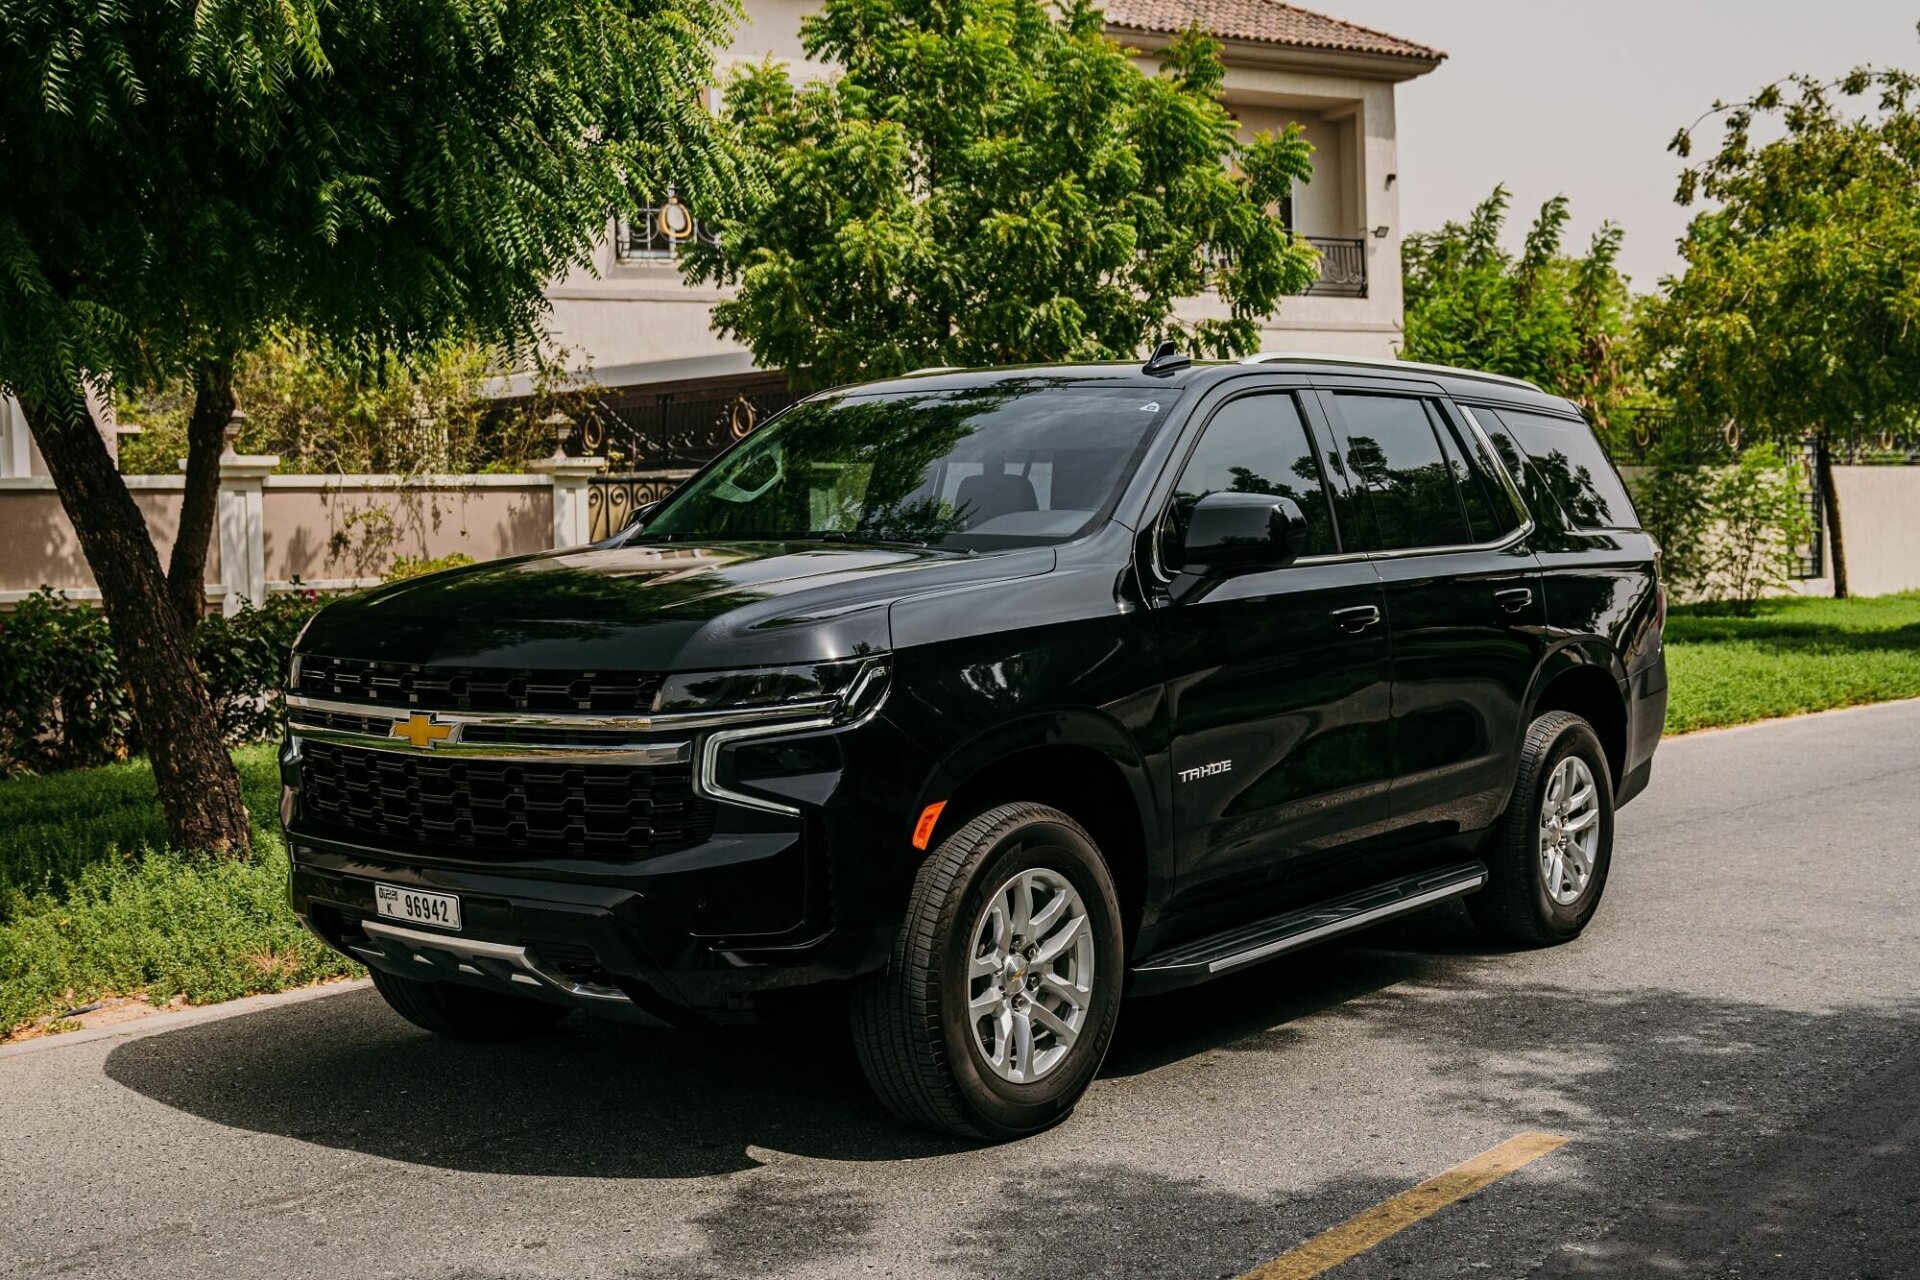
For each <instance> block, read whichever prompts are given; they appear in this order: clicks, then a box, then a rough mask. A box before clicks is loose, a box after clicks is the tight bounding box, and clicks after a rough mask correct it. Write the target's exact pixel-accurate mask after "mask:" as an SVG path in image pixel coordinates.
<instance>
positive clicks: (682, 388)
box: [547, 0, 1446, 461]
mask: <svg viewBox="0 0 1920 1280" xmlns="http://www.w3.org/2000/svg"><path fill="white" fill-rule="evenodd" d="M817 3H818V0H746V4H745V16H744V19H743V21H742V23H741V25H740V28H739V30H738V33H737V35H736V37H735V39H734V42H733V44H732V46H731V47H730V48H729V49H727V50H726V51H725V52H724V54H723V55H722V57H721V59H720V62H721V70H722V73H723V76H724V73H725V71H726V69H727V68H728V67H729V66H730V65H732V64H736V63H759V62H762V61H764V60H766V59H768V58H776V59H781V60H784V61H786V62H788V63H790V64H792V65H793V66H794V67H795V74H796V75H799V76H809V75H827V74H830V73H831V70H832V69H831V68H830V67H827V66H823V65H821V64H819V63H813V62H809V61H808V60H807V59H806V56H805V53H804V51H803V50H802V49H801V46H800V20H801V17H802V16H803V15H804V14H806V13H808V12H810V11H812V10H813V9H814V8H816V7H817ZM1106 12H1107V18H1108V29H1109V31H1110V32H1111V33H1112V34H1113V35H1114V36H1115V37H1116V38H1117V39H1119V40H1121V41H1122V42H1124V43H1125V44H1126V45H1127V46H1128V47H1130V48H1133V49H1136V50H1138V51H1139V59H1140V61H1141V62H1142V64H1143V65H1145V66H1147V67H1150V68H1151V67H1153V66H1154V65H1155V62H1154V55H1155V52H1156V51H1157V50H1160V49H1163V48H1165V47H1166V45H1167V44H1168V43H1169V42H1170V41H1171V40H1172V39H1173V38H1174V36H1175V35H1177V34H1178V33H1179V32H1181V31H1184V30H1186V29H1187V28H1188V27H1190V26H1192V25H1193V24H1195V23H1198V24H1199V25H1200V26H1201V27H1203V28H1204V29H1206V30H1208V31H1210V32H1211V33H1213V34H1214V35H1215V36H1216V37H1218V38H1219V39H1220V40H1221V42H1222V44H1223V46H1224V48H1223V57H1224V60H1225V62H1226V67H1227V75H1226V85H1225V98H1226V103H1227V105H1228V107H1229V109H1230V110H1231V111H1232V112H1233V114H1234V116H1235V117H1236V118H1237V119H1238V120H1239V122H1240V126H1241V130H1242V133H1243V135H1245V136H1249V137H1250V136H1252V135H1253V134H1255V133H1258V132H1260V131H1262V130H1272V129H1278V128H1281V127H1284V126H1285V125H1287V124H1288V123H1290V122H1295V121H1297V122H1298V123H1299V124H1300V125H1301V127H1302V129H1303V130H1304V132H1305V134H1306V137H1307V139H1308V141H1310V142H1311V143H1312V144H1313V146H1314V155H1313V166H1314V173H1313V179H1312V181H1311V182H1307V183H1303V184H1301V186H1300V187H1299V189H1298V190H1296V191H1295V192H1294V195H1293V200H1292V202H1291V209H1290V211H1289V216H1290V218H1291V221H1292V225H1293V227H1294V228H1295V230H1297V231H1298V232H1300V233H1301V234H1302V235H1305V236H1307V237H1308V238H1309V239H1310V240H1312V241H1313V243H1314V245H1315V246H1316V247H1318V248H1319V250H1320V254H1321V269H1320V279H1319V280H1318V281H1317V282H1316V283H1315V284H1314V285H1313V286H1312V287H1311V288H1310V289H1309V290H1308V291H1307V293H1306V294H1305V295H1304V296H1301V297H1292V298H1288V299H1286V301H1285V302H1284V304H1283V305H1282V306H1281V308H1280V310H1279V312H1278V313H1277V314H1275V315H1273V316H1270V317H1269V318H1268V319H1267V321H1266V322H1265V324H1264V325H1263V326H1262V334H1261V346H1262V347H1263V348H1265V349H1287V350H1316V351H1327V352H1337V353H1341V354H1347V355H1361V356H1377V357H1391V356H1393V355H1394V354H1395V350H1396V348H1397V346H1398V345H1399V342H1400V337H1401V289H1400V234H1401V228H1400V202H1399V192H1398V190H1397V183H1398V168H1399V166H1398V159H1397V154H1398V153H1397V144H1396V141H1395V130H1394V89H1395V86H1397V85H1399V84H1401V83H1403V82H1404V81H1407V80H1411V79H1413V78H1414V77H1416V76H1421V75H1424V74H1426V73H1427V72H1429V71H1431V70H1433V69H1434V68H1435V67H1437V66H1438V65H1439V64H1440V62H1441V60H1442V59H1443V58H1444V57H1445V56H1446V55H1445V54H1443V53H1440V52H1439V51H1437V50H1434V49H1430V48H1427V47H1426V46H1424V45H1419V44H1415V43H1413V42H1411V41H1408V40H1403V39H1400V38H1399V37H1397V36H1391V35H1386V34H1384V33H1382V32H1378V31H1373V30H1369V29H1368V28H1365V27H1360V26H1356V25H1354V24H1352V23H1348V22H1343V21H1340V20H1338V19H1336V18H1331V17H1326V16H1324V15H1322V14H1318V13H1313V12H1309V11H1308V10H1305V9H1299V8H1295V7H1294V6H1292V5H1287V4H1280V3H1275V0H1108V4H1107V7H1106ZM688 233H691V234H695V235H697V234H700V232H699V230H698V228H697V224H695V223H694V222H693V221H692V214H691V212H690V211H689V210H687V208H686V207H685V206H684V205H679V204H670V205H667V206H666V207H664V208H659V209H648V210H641V211H639V212H638V213H636V214H635V215H634V216H633V217H632V218H629V219H623V220H621V221H619V222H618V223H616V224H615V226H614V228H613V234H611V235H610V236H609V237H608V238H607V240H606V241H605V243H604V244H603V245H602V248H601V252H600V257H599V260H598V261H597V263H596V264H595V266H596V271H595V272H586V271H576V272H574V273H573V274H571V275H569V276H567V277H566V278H564V279H562V280H560V281H558V282H557V283H555V285H554V286H553V287H552V289H550V290H549V291H548V295H547V296H548V298H549V299H550V300H551V301H552V304H553V316H552V336H553V339H554V342H555V344H556V345H557V346H559V347H561V348H563V349H565V350H566V351H567V353H568V357H569V360H570V361H571V363H572V364H574V365H575V366H576V367H581V368H586V369H590V370H591V374H592V378H593V380H594V381H595V382H597V383H598V384H599V385H600V386H601V387H603V388H605V399H604V401H603V405H604V407H605V408H606V409H610V410H612V411H613V412H614V413H615V414H616V415H617V416H618V417H619V418H620V419H623V420H624V421H625V422H626V423H627V425H628V426H629V427H630V429H632V430H633V431H635V432H637V433H640V434H642V435H645V436H647V437H650V438H654V439H655V440H656V443H657V444H659V445H664V446H665V448H666V454H667V455H677V454H679V453H680V452H682V449H683V448H684V449H686V450H687V451H688V452H697V453H704V452H707V451H708V450H707V449H706V448H705V447H704V445H705V443H706V442H703V441H699V440H695V439H690V438H688V437H689V435H692V436H699V435H701V434H702V432H703V431H705V430H709V429H711V423H710V420H712V419H714V417H715V414H714V407H715V401H716V400H719V401H721V402H723V403H724V402H727V401H737V402H738V404H739V406H740V408H739V412H736V413H734V414H732V415H731V417H732V427H733V430H734V431H736V432H737V431H739V429H740V428H741V427H743V426H751V418H752V417H754V416H756V415H757V414H758V413H759V412H761V411H763V410H764V409H765V408H768V407H772V406H773V405H775V404H776V403H779V402H783V401H784V398H785V394H784V393H785V381H784V379H783V378H781V377H780V376H779V375H777V374H771V373H765V372H761V371H758V370H756V369H755V367H754V364H753V361H752V358H751V357H750V355H749V354H748V352H747V351H746V350H745V349H744V348H743V347H741V346H740V345H739V344H738V343H737V342H734V341H733V340H731V339H729V338H724V337H722V336H720V335H719V334H717V333H715V332H714V331H713V328H712V325H711V323H710V320H711V309H712V307H713V304H714V303H715V302H717V301H719V300H720V298H721V296H722V295H721V293H720V292H718V291H717V290H715V289H713V288H711V287H691V286H689V285H687V284H685V283H683V282H682V280H681V277H680V272H679V271H678V269H677V267H676V264H675V255H676V252H677V248H678V246H679V245H680V244H683V243H684V242H685V240H684V236H685V235H686V234H688ZM1207 305H1208V300H1207V299H1204V298H1202V299H1195V300H1194V301H1193V302H1192V303H1191V304H1189V306H1188V307H1187V308H1183V310H1187V311H1189V312H1190V313H1191V314H1193V315H1196V316H1198V315H1201V314H1204V308H1205V307H1206V306H1207ZM742 415H744V417H743V416H742ZM723 416H725V415H723ZM647 452H650V453H656V454H657V452H658V451H657V450H653V449H650V450H647ZM663 460H667V461H670V460H671V459H670V458H664V459H663Z"/></svg>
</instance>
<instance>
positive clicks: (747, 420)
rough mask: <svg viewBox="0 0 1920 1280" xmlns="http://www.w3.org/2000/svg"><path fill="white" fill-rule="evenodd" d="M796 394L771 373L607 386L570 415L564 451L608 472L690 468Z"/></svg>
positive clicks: (781, 406)
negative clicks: (646, 387)
mask: <svg viewBox="0 0 1920 1280" xmlns="http://www.w3.org/2000/svg"><path fill="white" fill-rule="evenodd" d="M797 399H799V396H798V395H797V394H796V393H795V392H793V391H790V390H789V389H788V388H787V385H786V382H785V380H784V379H778V378H776V379H772V380H767V381H761V382H757V383H751V384H742V385H740V386H738V387H734V388H728V389H725V390H719V391H703V392H699V393H694V394H688V393H686V392H673V391H660V392H644V391H643V392H636V391H629V390H625V389H616V390H611V391H606V392H602V393H600V394H599V395H598V396H596V397H595V398H594V399H592V400H590V401H589V402H588V403H587V404H586V405H585V406H583V407H582V410H581V412H580V413H578V414H577V415H576V420H575V425H574V429H573V435H572V438H571V439H570V440H569V441H568V442H567V452H568V453H571V454H576V455H579V456H582V457H595V458H605V459H606V460H607V463H608V466H609V467H610V469H612V470H614V471H664V470H674V469H681V468H687V467H697V466H700V465H701V464H702V463H704V462H706V461H707V459H709V458H711V457H713V456H714V455H715V454H717V453H719V452H720V451H721V450H722V449H725V448H726V447H727V446H729V445H731V444H732V443H733V442H734V441H736V440H740V439H743V438H744V437H746V436H747V435H748V434H749V433H750V432H752V431H753V429H754V428H755V427H757V426H759V425H760V424H761V423H762V422H765V421H766V420H767V419H768V418H770V417H772V416H773V415H774V414H776V413H778V412H779V411H780V410H782V409H784V408H786V407H787V406H788V405H790V404H792V403H793V402H794V401H795V400H797Z"/></svg>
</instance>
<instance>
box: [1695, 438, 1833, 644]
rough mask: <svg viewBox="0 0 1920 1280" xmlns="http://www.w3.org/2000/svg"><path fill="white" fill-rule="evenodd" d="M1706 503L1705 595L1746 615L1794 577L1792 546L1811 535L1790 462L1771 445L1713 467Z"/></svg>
mask: <svg viewBox="0 0 1920 1280" xmlns="http://www.w3.org/2000/svg"><path fill="white" fill-rule="evenodd" d="M1705 499H1706V500H1705V506H1706V508H1707V510H1708V511H1710V512H1711V513H1712V514H1713V519H1714V522H1715V528H1714V536H1713V537H1711V538H1710V539H1709V540H1708V543H1707V553H1706V572H1705V575H1704V588H1705V590H1704V594H1705V595H1706V597H1707V598H1708V599H1712V600H1723V601H1726V602H1728V603H1730V604H1731V605H1732V606H1733V608H1734V611H1735V612H1737V613H1750V612H1752V609H1753V604H1754V601H1756V600H1758V599H1759V598H1760V597H1761V596H1763V595H1765V594H1767V593H1768V592H1770V591H1776V590H1779V589H1780V588H1782V587H1785V586H1786V585H1787V584H1788V583H1789V582H1791V581H1792V580H1793V567H1794V558H1795V553H1794V548H1795V547H1797V546H1800V545H1803V544H1804V543H1805V542H1806V541H1807V539H1808V537H1809V536H1810V535H1811V534H1812V528H1811V524H1810V522H1809V520H1808V518H1807V509H1806V505H1805V504H1804V503H1802V502H1801V500H1800V485H1799V478H1798V476H1797V475H1796V474H1795V471H1794V466H1793V464H1792V463H1791V462H1790V461H1789V460H1788V459H1787V458H1786V457H1785V456H1784V455H1783V454H1781V452H1780V451H1779V449H1777V448H1775V447H1774V446H1773V445H1771V444H1760V445H1755V446H1753V447H1752V448H1749V449H1746V450H1744V451H1742V453H1741V454H1740V456H1739V458H1738V459H1737V460H1735V462H1734V464H1733V465H1732V466H1730V467H1718V468H1715V469H1714V471H1713V473H1712V479H1711V480H1710V481H1709V482H1708V484H1707V490H1706V494H1705Z"/></svg>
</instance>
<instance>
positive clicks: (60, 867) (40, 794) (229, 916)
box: [0, 746, 356, 1038]
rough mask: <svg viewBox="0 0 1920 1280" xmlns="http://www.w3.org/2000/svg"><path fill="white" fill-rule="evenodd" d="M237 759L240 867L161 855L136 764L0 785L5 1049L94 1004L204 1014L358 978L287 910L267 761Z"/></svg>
mask: <svg viewBox="0 0 1920 1280" xmlns="http://www.w3.org/2000/svg"><path fill="white" fill-rule="evenodd" d="M235 759H236V761H237V762H238V763H239V765H240V775H241V781H242V784H243V785H244V787H245V790H246V798H247V807H248V808H249V809H250V810H251V811H252V812H253V814H254V819H255V821H254V853H253V857H252V858H250V859H247V860H245V861H233V860H220V859H212V858H206V857H200V856H191V855H183V854H178V853H173V852H170V851H167V850H165V849H164V847H163V846H164V842H165V837H166V826H165V823H164V822H163V821H162V820H161V817H160V807H159V804H158V802H157V801H156V800H155V799H154V793H153V775H152V773H151V772H150V771H149V770H148V768H147V766H146V764H145V762H143V761H134V762H130V763H128V764H120V765H110V766H108V767H106V768H104V769H83V770H76V771H75V772H72V773H65V774H59V775H56V776H53V777H46V778H14V779H10V780H8V781H5V782H0V1038H3V1037H4V1036H5V1035H6V1033H7V1032H8V1030H9V1029H11V1028H13V1027H15V1026H18V1025H19V1024H21V1023H23V1022H26V1021H29V1020H31V1019H34V1018H39V1017H42V1016H44V1015H47V1014H52V1013H59V1012H61V1011H62V1010H64V1009H67V1008H71V1007H73V1006H75V1005H78V1004H83V1003H85V1002H87V1001H90V1000H93V999H96V998H98V997H100V996H103V995H131V994H134V993H136V992H145V993H146V994H147V995H148V996H150V997H151V998H152V999H153V1000H154V1001H155V1002H165V1001H167V1000H170V999H172V998H173V997H175V996H181V995H184V996H185V997H186V998H187V999H188V1000H189V1001H192V1002H193V1003H195V1004H199V1003H204V1002H207V1001H213V1000H229V999H232V998H233V997H235V996H243V995H252V994H254V993H256V992H261V991H278V990H281V989H283V988H286V987H292V986H299V985H302V984H304V983H308V982H315V981H318V980H319V979H321V978H327V977H333V976H337V975H341V974H346V973H351V972H355V971H356V968H355V966H354V965H352V964H351V963H349V962H348V961H346V960H343V959H341V958H340V957H339V956H337V955H335V954H334V953H333V952H331V951H328V950H327V949H326V948H325V947H322V946H321V945H320V943H319V942H318V941H317V940H316V939H315V938H314V937H313V936H312V935H311V934H309V933H307V932H306V930H304V929H302V928H301V927H300V922H299V921H298V920H296V919H294V916H293V913H292V912H291V911H289V910H288V909H287V851H286V846H285V844H284V843H282V841H281V839H280V833H279V826H278V822H277V820H276V819H275V817H274V814H275V810H276V807H277V804H278V796H279V777H278V773H277V769H276V767H275V765H274V759H273V749H272V748H271V747H266V746H261V747H248V748H244V749H242V750H240V751H238V752H236V753H235Z"/></svg>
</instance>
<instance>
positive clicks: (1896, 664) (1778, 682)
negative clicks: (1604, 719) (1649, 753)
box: [1667, 591, 1920, 733]
mask: <svg viewBox="0 0 1920 1280" xmlns="http://www.w3.org/2000/svg"><path fill="white" fill-rule="evenodd" d="M1667 677H1668V682H1669V688H1670V692H1669V695H1668V697H1669V700H1668V705H1667V732H1669V733H1685V732H1687V731H1688V730H1691V729H1706V728H1711V727H1713V726H1716V725H1728V724H1745V723H1747V722H1748V721H1752V720H1768V719H1772V718H1773V717H1775V716H1790V715H1799V714H1801V713H1803V712H1808V711H1825V710H1828V709H1829V708H1832V707H1848V706H1853V705H1854V704H1856V703H1862V702H1885V701H1887V700H1888V699H1891V698H1915V697H1920V591H1910V592H1906V593H1904V594H1901V595H1892V596H1872V597H1867V598H1865V599H1856V600H1828V599H1823V598H1802V597H1793V598H1786V599H1779V600H1766V601H1762V602H1761V603H1760V604H1759V605H1757V606H1755V609H1754V612H1753V615H1752V616H1751V617H1745V618H1740V617H1733V616H1731V615H1729V614H1727V613H1725V612H1724V611H1718V610H1712V609H1707V608H1703V607H1701V606H1697V605H1693V606H1686V607H1681V608H1676V609H1674V610H1673V611H1672V614H1671V615H1670V616H1669V617H1668V619H1667Z"/></svg>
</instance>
